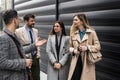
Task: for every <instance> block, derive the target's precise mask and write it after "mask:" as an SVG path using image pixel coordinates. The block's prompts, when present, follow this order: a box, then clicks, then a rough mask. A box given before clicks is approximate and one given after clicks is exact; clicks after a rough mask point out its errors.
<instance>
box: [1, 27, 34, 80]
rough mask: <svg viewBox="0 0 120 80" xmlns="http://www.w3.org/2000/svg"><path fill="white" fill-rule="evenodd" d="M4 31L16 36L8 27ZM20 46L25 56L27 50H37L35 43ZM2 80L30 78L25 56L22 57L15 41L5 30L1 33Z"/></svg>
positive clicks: (25, 79)
mask: <svg viewBox="0 0 120 80" xmlns="http://www.w3.org/2000/svg"><path fill="white" fill-rule="evenodd" d="M4 31H5V32H7V33H8V34H9V35H11V36H13V37H15V35H13V33H11V32H10V31H9V30H7V29H6V28H5V29H4ZM15 38H16V37H15ZM16 39H17V38H16ZM19 47H20V50H21V52H22V54H23V56H24V53H25V52H30V51H34V50H36V47H35V45H34V44H33V45H30V46H27V47H24V49H23V47H22V46H19ZM24 57H25V56H24ZM0 80H28V76H27V71H26V61H25V58H21V57H20V55H19V53H18V50H17V47H16V45H15V43H14V42H13V40H12V39H11V38H10V37H9V36H8V35H7V34H6V33H4V32H3V33H2V34H0Z"/></svg>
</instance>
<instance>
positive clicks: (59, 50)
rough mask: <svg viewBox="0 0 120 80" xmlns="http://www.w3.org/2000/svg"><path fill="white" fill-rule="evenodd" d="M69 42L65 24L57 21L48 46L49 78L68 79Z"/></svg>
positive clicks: (49, 79)
mask: <svg viewBox="0 0 120 80" xmlns="http://www.w3.org/2000/svg"><path fill="white" fill-rule="evenodd" d="M68 44H69V37H68V36H66V32H65V27H64V24H63V23H62V22H60V21H56V22H55V23H54V26H53V28H52V31H51V32H50V34H49V37H48V41H47V46H46V52H47V54H48V57H49V60H48V69H47V72H48V76H47V80H67V77H68V71H69V64H70V57H69V50H68V49H69V48H68V47H69V46H68Z"/></svg>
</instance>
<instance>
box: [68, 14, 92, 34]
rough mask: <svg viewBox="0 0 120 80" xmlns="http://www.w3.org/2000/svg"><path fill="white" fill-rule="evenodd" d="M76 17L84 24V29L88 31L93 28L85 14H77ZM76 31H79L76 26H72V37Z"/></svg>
mask: <svg viewBox="0 0 120 80" xmlns="http://www.w3.org/2000/svg"><path fill="white" fill-rule="evenodd" d="M75 16H77V17H78V19H80V20H81V21H82V22H83V26H84V28H86V29H90V28H91V27H90V25H89V22H88V20H87V18H86V15H85V14H83V13H82V14H77V15H75ZM75 16H74V17H75ZM74 17H73V18H74ZM76 30H78V29H77V28H76V27H74V25H72V26H71V28H70V36H73V35H74V33H75V31H76Z"/></svg>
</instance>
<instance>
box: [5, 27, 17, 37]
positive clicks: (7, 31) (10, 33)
mask: <svg viewBox="0 0 120 80" xmlns="http://www.w3.org/2000/svg"><path fill="white" fill-rule="evenodd" d="M3 31H5V32H6V33H8V34H9V35H11V36H13V37H16V36H15V33H14V32H11V31H9V30H8V29H7V28H3Z"/></svg>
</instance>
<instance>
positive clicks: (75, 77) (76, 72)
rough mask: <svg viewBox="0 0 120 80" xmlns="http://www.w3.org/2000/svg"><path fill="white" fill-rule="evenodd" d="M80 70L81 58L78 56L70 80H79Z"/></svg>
mask: <svg viewBox="0 0 120 80" xmlns="http://www.w3.org/2000/svg"><path fill="white" fill-rule="evenodd" d="M82 68H83V65H82V59H81V56H79V57H78V60H77V64H76V67H75V70H74V73H73V76H72V79H71V80H80V78H81V73H82Z"/></svg>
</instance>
